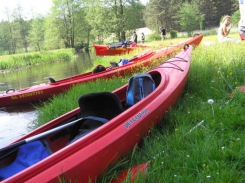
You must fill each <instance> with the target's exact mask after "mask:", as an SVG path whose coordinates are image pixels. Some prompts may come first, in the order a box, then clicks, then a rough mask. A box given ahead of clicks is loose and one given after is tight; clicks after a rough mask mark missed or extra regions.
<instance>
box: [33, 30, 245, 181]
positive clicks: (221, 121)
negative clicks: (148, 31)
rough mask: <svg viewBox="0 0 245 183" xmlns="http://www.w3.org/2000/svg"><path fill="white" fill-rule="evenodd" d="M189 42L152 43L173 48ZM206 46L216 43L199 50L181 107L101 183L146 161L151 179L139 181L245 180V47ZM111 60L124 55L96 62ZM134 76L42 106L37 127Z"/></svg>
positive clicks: (94, 85) (91, 86)
mask: <svg viewBox="0 0 245 183" xmlns="http://www.w3.org/2000/svg"><path fill="white" fill-rule="evenodd" d="M231 36H232V37H238V36H237V35H235V34H234V35H233V34H232V35H231ZM185 39H186V38H183V39H175V40H167V41H164V42H160V41H158V42H157V41H156V42H152V43H149V44H151V45H152V46H155V47H159V46H168V45H171V44H173V43H176V42H180V41H183V40H185ZM204 42H207V43H211V44H209V45H208V46H207V45H204V44H202V43H201V44H200V46H198V47H196V48H195V49H194V50H193V52H192V59H191V68H190V71H189V77H188V80H187V83H186V86H185V89H184V91H183V93H182V95H181V96H180V98H179V100H178V101H177V103H176V104H175V105H174V106H173V107H172V108H171V109H170V110H169V111H168V112H167V113H166V115H165V116H164V118H163V119H162V120H161V122H160V124H159V126H158V127H157V128H156V129H152V130H151V133H150V135H149V136H147V137H146V138H144V139H143V140H142V143H141V144H140V145H139V146H136V147H135V149H134V151H133V152H132V153H130V154H129V155H127V156H126V157H125V158H124V159H122V160H121V161H120V162H118V163H117V164H115V165H113V166H112V167H111V168H110V170H109V171H108V172H106V173H105V174H104V175H103V176H102V177H101V178H100V179H99V180H98V182H109V181H110V180H111V179H112V178H113V177H115V176H116V175H117V174H118V173H119V172H120V171H122V170H125V169H129V168H130V167H132V166H135V165H139V164H142V163H144V162H150V163H149V165H148V167H147V172H146V175H144V176H143V175H141V174H139V175H138V177H137V179H136V181H135V182H147V183H149V182H154V183H156V182H159V183H162V182H181V183H182V182H217V183H221V182H222V183H223V182H224V183H225V182H226V183H228V182H230V183H232V182H245V173H244V170H245V146H244V144H245V132H244V128H245V108H244V105H245V95H244V94H243V93H241V92H239V91H238V89H237V88H238V87H239V86H243V85H245V80H244V79H245V77H244V74H245V66H244V63H245V58H244V57H245V44H244V42H241V43H222V44H220V43H217V42H216V36H205V37H204V39H203V43H204ZM131 56H132V55H125V57H126V58H130V57H131ZM120 58H121V56H120ZM109 59H110V60H109ZM111 59H113V60H118V59H119V57H103V58H98V59H97V60H96V61H95V63H94V64H95V65H97V64H102V65H108V63H109V61H111ZM148 69H149V68H142V70H140V71H137V72H145V71H147V70H148ZM129 77H130V76H127V77H125V78H123V77H121V78H113V79H108V80H102V81H101V80H99V81H97V82H94V83H88V84H81V85H79V86H76V87H74V88H73V89H72V90H70V91H69V92H67V93H66V94H62V95H59V96H56V97H54V98H53V99H51V100H49V101H48V102H45V103H44V104H43V107H37V110H38V118H37V120H36V121H35V123H36V125H37V126H40V125H42V124H44V123H46V122H48V121H50V120H51V119H54V118H56V117H58V116H60V115H62V114H64V113H66V112H68V111H70V110H72V109H74V108H76V107H78V102H77V100H78V98H79V97H80V96H81V95H83V94H85V93H90V92H99V91H113V90H114V89H116V88H118V87H119V86H122V85H123V84H126V83H127V82H128V79H129ZM231 93H232V97H230V96H229V95H230V94H231ZM64 104H65V105H64ZM67 182H70V181H69V180H67ZM126 182H130V179H129V180H127V181H126Z"/></svg>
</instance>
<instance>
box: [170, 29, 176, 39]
mask: <svg viewBox="0 0 245 183" xmlns="http://www.w3.org/2000/svg"><path fill="white" fill-rule="evenodd" d="M169 33H170V37H171V39H174V38H177V33H178V31H176V30H170V32H169Z"/></svg>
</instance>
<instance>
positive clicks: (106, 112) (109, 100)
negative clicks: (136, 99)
mask: <svg viewBox="0 0 245 183" xmlns="http://www.w3.org/2000/svg"><path fill="white" fill-rule="evenodd" d="M78 104H79V107H80V110H81V113H80V116H81V117H87V116H96V117H100V118H105V119H108V120H111V119H112V118H114V117H115V116H117V115H118V114H120V113H121V112H123V106H122V104H121V102H120V100H119V98H118V97H117V96H116V95H115V94H113V93H111V92H95V93H89V94H85V95H82V96H81V97H80V98H79V99H78Z"/></svg>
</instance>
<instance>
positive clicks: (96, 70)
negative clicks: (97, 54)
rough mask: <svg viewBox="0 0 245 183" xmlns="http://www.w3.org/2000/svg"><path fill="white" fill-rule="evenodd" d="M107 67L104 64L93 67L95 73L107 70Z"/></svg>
mask: <svg viewBox="0 0 245 183" xmlns="http://www.w3.org/2000/svg"><path fill="white" fill-rule="evenodd" d="M105 70H106V68H105V67H104V66H103V65H97V66H96V67H95V68H94V69H93V72H92V73H93V74H96V73H99V72H102V71H105Z"/></svg>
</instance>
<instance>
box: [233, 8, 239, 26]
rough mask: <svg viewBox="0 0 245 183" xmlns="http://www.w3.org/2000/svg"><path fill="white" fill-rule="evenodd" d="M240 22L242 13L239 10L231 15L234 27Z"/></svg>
mask: <svg viewBox="0 0 245 183" xmlns="http://www.w3.org/2000/svg"><path fill="white" fill-rule="evenodd" d="M239 20H240V11H239V10H237V11H235V12H234V13H233V14H232V15H231V23H232V24H234V25H238V22H239Z"/></svg>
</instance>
